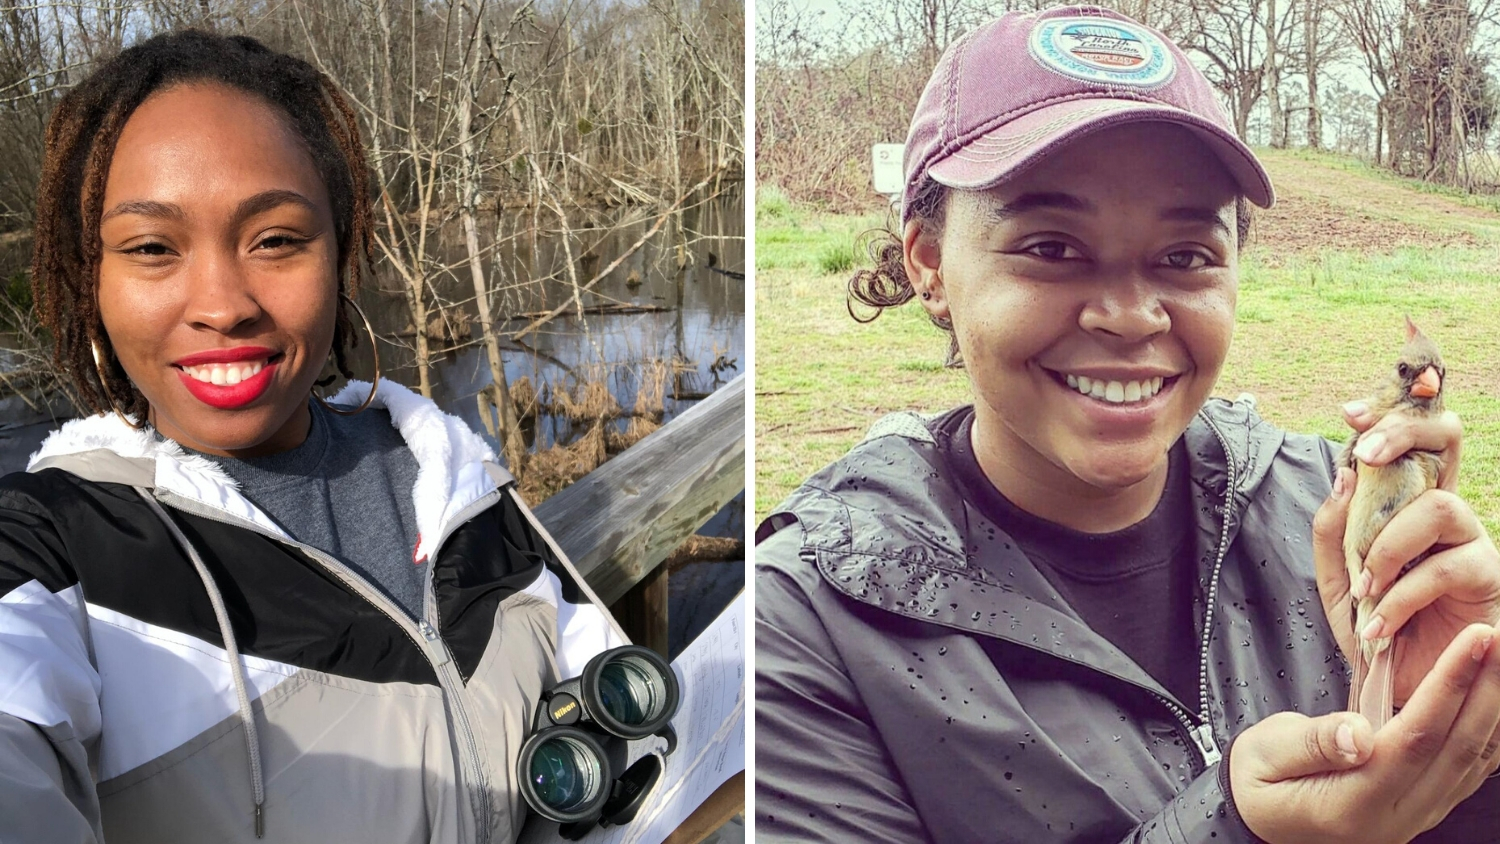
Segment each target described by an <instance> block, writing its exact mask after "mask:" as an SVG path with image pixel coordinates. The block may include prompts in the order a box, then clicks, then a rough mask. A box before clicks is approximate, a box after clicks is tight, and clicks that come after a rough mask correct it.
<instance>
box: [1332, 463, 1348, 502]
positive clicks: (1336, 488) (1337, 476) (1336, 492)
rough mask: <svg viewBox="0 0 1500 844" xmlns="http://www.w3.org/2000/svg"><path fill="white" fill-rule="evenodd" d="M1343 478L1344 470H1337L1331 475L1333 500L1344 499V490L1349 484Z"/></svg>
mask: <svg viewBox="0 0 1500 844" xmlns="http://www.w3.org/2000/svg"><path fill="white" fill-rule="evenodd" d="M1344 478H1345V476H1344V470H1343V469H1339V470H1337V471H1336V472H1334V473H1333V497H1334V498H1343V497H1344V488H1345V487H1347V486H1349V484H1348V483H1347V482H1346V481H1345V480H1344Z"/></svg>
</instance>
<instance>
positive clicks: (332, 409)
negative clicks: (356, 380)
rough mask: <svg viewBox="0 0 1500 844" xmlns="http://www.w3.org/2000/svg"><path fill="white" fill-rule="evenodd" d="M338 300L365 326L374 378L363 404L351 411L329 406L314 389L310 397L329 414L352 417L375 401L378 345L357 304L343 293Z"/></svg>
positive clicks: (365, 317) (363, 313)
mask: <svg viewBox="0 0 1500 844" xmlns="http://www.w3.org/2000/svg"><path fill="white" fill-rule="evenodd" d="M339 299H341V300H343V301H345V302H348V303H349V307H351V308H353V309H354V312H355V313H357V314H359V320H360V322H363V323H364V324H365V332H366V333H367V334H369V335H370V355H371V357H373V358H374V359H375V378H374V379H373V380H371V381H370V394H369V395H368V396H365V401H364V404H361V405H360V406H359V407H356V408H354V409H353V410H345V409H343V408H341V407H335V406H334V405H331V404H329V403H328V402H327V400H325V399H324V398H323V397H322V396H320V395H318V391H317V390H316V389H314V390H313V391H312V397H313V398H315V399H317V400H318V404H321V405H323V407H324V408H325V409H326V410H328V411H329V412H330V413H337V414H338V415H339V416H353V415H354V414H356V413H363V412H364V411H365V408H367V407H369V406H370V403H371V402H373V401H375V391H376V390H378V389H380V346H379V345H378V341H376V339H375V328H374V327H373V326H371V325H370V318H369V317H367V316H365V312H364V311H363V310H361V309H360V307H359V303H357V302H355V301H354V300H353V299H351V298H349V296H347V295H346V294H343V293H340V294H339Z"/></svg>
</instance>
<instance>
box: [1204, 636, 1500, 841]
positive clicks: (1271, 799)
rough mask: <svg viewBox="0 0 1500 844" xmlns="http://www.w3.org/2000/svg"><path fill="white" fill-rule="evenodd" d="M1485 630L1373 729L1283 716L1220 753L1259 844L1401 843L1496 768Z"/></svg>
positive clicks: (1451, 649)
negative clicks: (1224, 755)
mask: <svg viewBox="0 0 1500 844" xmlns="http://www.w3.org/2000/svg"><path fill="white" fill-rule="evenodd" d="M1495 635H1496V631H1495V629H1494V628H1492V627H1490V626H1488V625H1480V624H1476V625H1473V626H1471V627H1468V628H1466V629H1464V630H1462V631H1460V632H1459V634H1458V635H1457V636H1455V637H1454V638H1453V639H1452V641H1451V643H1450V644H1449V646H1448V647H1447V648H1446V649H1445V650H1444V651H1443V652H1442V654H1441V655H1440V657H1439V659H1438V661H1437V664H1436V665H1435V666H1434V667H1433V670H1432V671H1431V672H1429V673H1428V674H1427V676H1426V677H1425V679H1424V680H1423V681H1422V684H1421V685H1420V686H1419V687H1418V688H1417V690H1416V692H1415V693H1414V694H1413V695H1412V696H1411V699H1410V701H1408V703H1407V705H1406V707H1405V708H1403V709H1402V710H1401V711H1400V712H1399V713H1397V714H1396V716H1395V717H1394V718H1392V719H1391V720H1390V721H1389V722H1388V723H1387V724H1386V725H1385V726H1384V727H1383V728H1382V729H1381V730H1380V732H1378V733H1372V732H1371V729H1370V724H1369V722H1368V721H1366V720H1365V719H1364V718H1363V717H1362V716H1360V715H1357V714H1354V713H1349V712H1339V713H1334V714H1332V715H1324V716H1322V717H1320V718H1308V717H1307V716H1305V715H1299V714H1296V713H1291V712H1282V713H1278V714H1276V715H1273V716H1271V717H1270V718H1267V719H1265V720H1264V721H1261V722H1260V723H1259V724H1256V725H1254V726H1252V727H1250V728H1249V729H1247V730H1245V731H1244V732H1243V733H1241V734H1240V735H1239V737H1238V738H1236V739H1235V741H1234V745H1233V747H1231V748H1230V753H1229V762H1228V764H1229V766H1230V770H1229V781H1230V791H1231V792H1233V798H1234V804H1235V808H1236V809H1237V810H1238V811H1239V814H1240V817H1241V818H1242V819H1243V820H1244V822H1245V825H1246V826H1248V827H1249V828H1250V831H1251V832H1254V833H1255V834H1256V836H1258V837H1259V838H1261V839H1263V840H1265V841H1267V842H1269V844H1304V842H1306V844H1314V843H1315V842H1316V844H1343V842H1348V844H1355V842H1358V844H1405V842H1408V841H1410V840H1411V839H1412V838H1414V837H1415V836H1417V835H1418V834H1419V833H1421V832H1423V831H1424V830H1427V829H1431V828H1432V827H1434V826H1436V825H1437V824H1438V823H1439V822H1441V821H1442V820H1443V818H1445V817H1447V815H1448V813H1449V812H1450V811H1452V809H1453V807H1454V806H1457V805H1458V804H1459V803H1460V802H1462V801H1463V800H1464V799H1465V798H1467V797H1468V796H1469V795H1471V794H1473V793H1474V791H1475V790H1476V789H1478V788H1479V786H1480V785H1481V784H1482V783H1483V782H1484V779H1485V777H1487V776H1489V775H1490V774H1491V773H1493V772H1494V771H1495V769H1496V767H1497V766H1500V754H1497V753H1496V750H1497V747H1500V648H1493V647H1491V645H1492V644H1493V642H1494V639H1495Z"/></svg>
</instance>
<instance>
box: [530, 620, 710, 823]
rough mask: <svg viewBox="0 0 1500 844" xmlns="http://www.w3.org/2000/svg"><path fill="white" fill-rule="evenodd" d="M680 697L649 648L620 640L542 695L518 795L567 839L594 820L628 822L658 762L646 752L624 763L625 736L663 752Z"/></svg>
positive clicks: (670, 743) (671, 738)
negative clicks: (658, 740) (652, 740)
mask: <svg viewBox="0 0 1500 844" xmlns="http://www.w3.org/2000/svg"><path fill="white" fill-rule="evenodd" d="M681 703H682V694H681V690H680V689H679V687H678V684H677V675H676V674H674V673H673V671H672V666H670V665H668V664H667V661H666V660H665V659H662V658H661V656H660V655H658V654H657V653H656V652H655V651H653V650H650V649H649V648H643V647H640V646H638V645H625V646H623V647H619V648H611V649H610V650H607V651H605V652H603V653H601V654H599V655H598V656H595V657H594V658H593V659H591V660H589V662H588V665H586V666H585V667H584V669H583V673H582V674H580V675H579V676H577V677H574V678H572V679H571V680H565V681H563V682H561V683H559V684H557V685H556V686H554V687H552V689H550V690H549V691H547V692H544V693H543V694H542V699H541V701H540V702H539V703H538V704H537V711H536V716H535V718H534V719H533V724H532V733H531V736H530V737H529V738H527V739H526V743H525V744H523V745H522V746H521V756H520V759H519V761H518V763H517V768H518V777H517V779H518V780H519V781H520V783H521V795H522V796H523V797H524V798H526V802H527V804H528V805H530V806H531V808H532V810H533V811H535V812H536V813H537V814H539V815H541V816H542V817H544V818H546V819H548V820H552V821H557V822H558V823H560V824H561V825H562V826H561V828H560V829H559V830H558V833H559V834H560V835H561V836H562V837H563V838H565V839H568V840H570V841H576V840H578V839H580V838H582V837H583V836H584V835H585V834H587V833H588V831H589V830H590V829H592V828H593V826H594V825H595V824H596V823H598V824H603V825H605V826H608V825H610V824H625V823H629V822H630V821H631V820H632V819H633V818H634V817H635V814H636V812H637V811H638V810H639V809H640V807H641V804H642V803H644V802H645V798H646V795H647V794H648V793H650V791H651V787H652V786H653V785H655V784H656V780H657V779H658V778H659V777H660V776H661V760H660V759H659V758H658V757H657V756H656V755H655V754H647V755H645V756H643V757H641V759H639V760H638V761H637V762H636V763H635V764H634V765H631V766H630V767H629V768H626V766H625V762H626V760H627V755H628V746H627V745H628V742H629V740H631V739H641V738H646V737H648V736H653V735H657V736H662V737H663V738H665V739H666V740H667V753H669V754H670V753H671V752H672V751H673V750H674V749H675V748H676V744H677V736H676V734H675V733H673V732H672V727H671V725H670V724H669V722H670V721H671V720H672V716H674V715H676V714H677V707H678V706H679V705H680V704H681Z"/></svg>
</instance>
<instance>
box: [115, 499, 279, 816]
mask: <svg viewBox="0 0 1500 844" xmlns="http://www.w3.org/2000/svg"><path fill="white" fill-rule="evenodd" d="M135 491H136V492H139V493H140V494H141V497H142V498H144V499H146V503H147V504H149V505H150V506H151V509H152V510H154V511H155V512H156V515H157V516H159V517H160V518H161V520H162V522H163V523H164V524H166V526H167V530H169V531H171V533H172V537H173V538H174V539H176V540H177V544H178V545H181V546H182V549H183V550H184V551H186V552H187V555H188V558H189V559H191V560H192V561H193V568H195V569H197V570H198V577H199V578H201V579H202V580H203V586H204V588H205V589H207V590H208V600H209V603H211V604H213V606H214V618H215V619H217V620H218V622H219V635H221V636H223V637H224V650H226V651H227V652H228V653H229V673H230V674H231V675H232V676H233V677H234V691H235V693H236V694H237V695H238V696H239V699H240V724H241V725H242V726H243V728H244V731H245V746H246V748H247V749H248V750H249V752H250V788H251V791H252V796H253V797H254V799H255V837H256V838H264V837H265V835H266V813H265V806H266V787H265V781H264V780H263V778H262V776H261V769H260V735H259V733H257V732H256V728H255V712H254V710H252V709H251V708H250V692H249V687H248V686H247V685H246V683H245V668H244V666H243V665H241V664H240V649H239V646H238V645H237V644H235V641H234V629H233V628H231V627H230V626H229V613H228V611H226V610H225V609H224V598H223V596H222V595H220V594H219V586H218V584H217V583H215V582H214V578H213V575H211V574H209V572H208V567H207V566H205V565H204V564H203V558H202V557H199V556H198V550H197V549H196V548H194V547H193V544H192V543H191V542H189V541H188V538H187V537H186V536H184V535H183V533H182V529H181V528H179V527H177V523H176V522H174V521H172V517H171V516H168V515H167V511H166V510H165V509H164V508H163V507H162V506H161V503H160V502H158V501H157V500H156V497H155V496H154V495H152V494H151V493H150V491H148V490H145V489H142V488H141V487H136V488H135Z"/></svg>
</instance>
